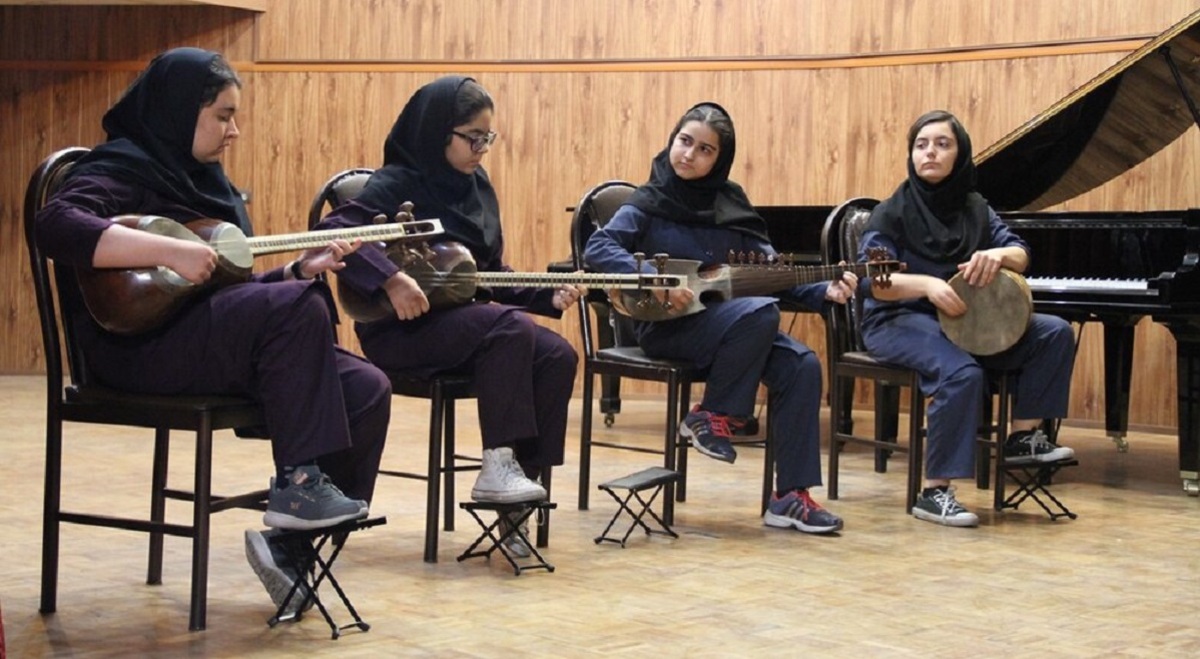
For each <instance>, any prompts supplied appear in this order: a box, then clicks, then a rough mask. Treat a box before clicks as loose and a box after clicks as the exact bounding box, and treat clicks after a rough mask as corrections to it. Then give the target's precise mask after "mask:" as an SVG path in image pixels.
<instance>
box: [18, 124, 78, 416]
mask: <svg viewBox="0 0 1200 659" xmlns="http://www.w3.org/2000/svg"><path fill="white" fill-rule="evenodd" d="M89 151H90V149H86V148H84V147H69V148H66V149H63V150H61V151H56V152H54V153H52V154H50V156H49V157H47V158H46V159H45V160H43V161H42V162H41V164H40V165H38V167H37V169H36V170H34V172H33V176H31V177H30V178H29V185H28V187H26V189H25V207H24V225H25V226H24V228H25V246H26V247H27V248H28V249H29V267H30V270H31V273H32V275H33V288H34V292H35V293H36V295H37V305H38V318H39V320H40V321H41V325H42V348H43V350H44V354H45V358H46V378H47V391H48V392H49V394H50V400H51V401H58V400H61V399H62V393H63V386H62V376H63V363H62V355H63V345H64V344H65V346H66V353H67V368H68V369H69V372H70V376H71V381H72V382H73V383H74V384H85V383H86V382H87V379H88V378H87V371H86V368H85V361H84V359H83V354H82V352H81V350H80V349H79V347H78V346H77V345H76V343H75V340H74V334H75V332H74V324H73V321H74V317H73V316H72V314H73V313H76V312H82V309H83V307H82V301H81V300H80V299H79V296H80V294H79V291H78V288H77V287H76V286H75V273H74V271H73V270H72V268H70V267H68V266H66V265H61V264H55V266H54V275H53V283H52V282H51V273H50V265H49V260H48V259H47V258H46V255H45V254H43V253H42V250H41V249H40V248H39V247H38V244H37V231H36V228H37V227H36V224H37V214H38V211H40V210H41V209H42V207H43V206H45V205H46V201H47V200H48V199H50V197H52V196H53V195H54V193H55V192H57V191H58V188H59V186H60V185H61V183H62V181H63V178H64V175H65V174H66V173H67V170H69V169H70V168H71V165H73V164H75V162H77V161H78V160H79V159H80V158H82V157H83V156H84V155H86V154H87V153H88V152H89ZM71 300H75V301H77V302H80V304H71V303H70V301H71ZM60 323H61V331H62V339H61V340H60V338H59V330H60V327H59V325H60Z"/></svg>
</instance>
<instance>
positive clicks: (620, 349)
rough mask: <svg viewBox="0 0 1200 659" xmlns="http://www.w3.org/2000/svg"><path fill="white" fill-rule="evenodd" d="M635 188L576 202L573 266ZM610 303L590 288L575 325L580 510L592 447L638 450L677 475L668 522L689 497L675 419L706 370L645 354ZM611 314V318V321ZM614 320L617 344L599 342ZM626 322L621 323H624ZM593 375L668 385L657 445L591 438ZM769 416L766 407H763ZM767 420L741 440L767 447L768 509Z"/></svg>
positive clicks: (668, 497)
mask: <svg viewBox="0 0 1200 659" xmlns="http://www.w3.org/2000/svg"><path fill="white" fill-rule="evenodd" d="M635 189H636V187H635V186H634V185H632V184H631V183H627V182H625V181H607V182H604V183H601V184H599V185H597V186H595V187H593V188H592V189H590V190H588V191H587V192H586V193H585V194H584V195H583V198H582V199H580V200H579V203H578V204H577V205H576V206H575V214H574V216H573V217H572V219H571V258H572V261H573V264H574V266H575V268H576V269H577V270H585V269H586V264H585V263H584V260H583V251H584V248H585V247H586V245H587V241H588V238H589V237H590V236H591V235H592V233H593V232H594V231H595V230H596V229H597V228H598V227H601V226H604V224H605V223H606V222H608V220H609V219H611V218H612V216H613V214H615V213H616V212H617V209H618V208H620V207H621V205H622V204H623V203H625V201H626V200H627V199H629V196H630V195H631V194H633V191H634V190H635ZM608 306H609V303H608V298H607V295H606V294H605V292H604V291H600V290H589V292H588V300H587V304H582V303H581V304H580V305H579V325H580V328H581V332H582V346H583V414H582V417H581V420H580V440H579V509H580V510H587V508H588V501H589V495H590V483H591V465H592V447H603V448H611V449H619V450H626V451H636V452H641V453H650V454H656V455H662V456H663V467H664V468H666V469H670V470H674V471H678V472H679V473H680V474H681V478H680V479H679V481H678V482H677V483H676V482H674V481H672V482H669V483H666V484H665V486H664V496H663V520H664V521H665V522H666V523H667V524H668V525H670V524H673V523H674V514H675V506H674V504H675V502H677V501H685V500H686V498H687V461H688V450H687V449H688V442H687V441H686V440H684V439H682V438H680V436H679V423H680V422H681V421H682V420H683V417H684V416H686V415H687V412H688V409H689V407H690V399H691V385H692V383H693V382H704V379H705V377H706V373H704V372H703V370H701V369H699V368H696V366H695V365H693V364H692V363H691V362H688V361H681V360H673V359H659V358H653V357H648V356H646V353H645V352H643V351H642V349H641V348H640V347H638V345H637V342H636V340H635V339H634V333H633V330H632V325H631V324H629V323H630V320H629V319H628V318H626V317H624V316H621V315H620V314H609V313H608V311H607V309H608ZM610 319H611V321H610ZM604 322H613V323H614V324H615V325H616V327H614V332H613V338H614V341H615V345H613V346H611V347H607V348H605V347H600V345H599V342H598V341H597V336H596V333H597V329H596V327H597V326H598V325H599V324H600V323H604ZM622 324H624V326H622ZM597 376H602V377H603V376H615V377H623V378H632V379H635V380H648V381H653V382H662V383H664V384H665V385H666V387H667V409H666V412H667V414H666V429H665V432H664V436H663V445H662V448H661V449H652V448H646V447H642V446H633V445H629V444H620V443H616V442H609V441H599V440H595V439H593V438H592V417H593V410H592V399H593V397H594V395H595V378H596V377H597ZM767 416H768V417H769V416H770V410H769V409H768V411H767ZM769 432H770V423H769V419H768V423H767V430H766V433H768V434H767V435H766V436H767V439H765V440H757V441H749V442H740V444H750V445H756V446H759V447H762V448H764V449H765V453H766V455H765V459H764V461H763V462H764V473H763V492H762V506H763V509H764V510H765V509H766V505H767V502H769V501H770V499H771V494H772V492H773V489H774V488H773V486H772V483H773V482H774V467H775V463H774V457H773V454H772V452H771V442H770V440H769Z"/></svg>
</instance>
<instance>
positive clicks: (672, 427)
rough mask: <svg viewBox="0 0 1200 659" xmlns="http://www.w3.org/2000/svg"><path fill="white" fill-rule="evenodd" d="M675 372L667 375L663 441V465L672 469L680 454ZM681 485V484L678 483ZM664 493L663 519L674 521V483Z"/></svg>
mask: <svg viewBox="0 0 1200 659" xmlns="http://www.w3.org/2000/svg"><path fill="white" fill-rule="evenodd" d="M677 377H678V376H677V375H676V374H675V373H671V375H670V376H668V377H667V429H666V438H665V440H664V441H663V467H665V468H666V469H671V470H674V469H675V466H676V460H677V458H679V456H680V455H682V454H680V453H679V451H678V447H677V442H678V440H677V439H676V435H678V433H679V425H678V424H679V421H678V416H677V415H678V410H679V387H680V383H679V380H678V379H677ZM680 487H682V484H681V485H680ZM664 489H665V490H666V494H665V496H664V498H663V519H664V520H666V522H667V524H668V525H670V524H674V523H675V497H676V496H677V495H676V493H675V483H667V485H666V487H665V488H664Z"/></svg>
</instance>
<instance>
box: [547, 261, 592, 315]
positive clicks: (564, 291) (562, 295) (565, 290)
mask: <svg viewBox="0 0 1200 659" xmlns="http://www.w3.org/2000/svg"><path fill="white" fill-rule="evenodd" d="M580 272H582V271H580ZM584 295H587V289H586V288H584V287H583V286H571V285H569V284H568V285H566V286H562V287H561V288H559V289H558V290H556V291H554V299H553V300H552V301H551V304H553V305H554V308H555V309H558V310H559V311H566V310H567V309H570V308H571V305H572V304H575V303H576V302H578V301H579V300H580V299H582V298H583V296H584Z"/></svg>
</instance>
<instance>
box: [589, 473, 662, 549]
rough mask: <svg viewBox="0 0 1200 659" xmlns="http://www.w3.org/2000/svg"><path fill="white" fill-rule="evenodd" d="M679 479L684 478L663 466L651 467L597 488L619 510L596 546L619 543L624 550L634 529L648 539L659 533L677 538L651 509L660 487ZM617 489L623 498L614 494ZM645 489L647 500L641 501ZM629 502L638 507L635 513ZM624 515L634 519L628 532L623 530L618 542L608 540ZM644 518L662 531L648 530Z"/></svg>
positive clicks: (598, 538)
mask: <svg viewBox="0 0 1200 659" xmlns="http://www.w3.org/2000/svg"><path fill="white" fill-rule="evenodd" d="M682 477H683V475H682V474H680V473H679V472H678V471H674V470H671V469H665V468H663V467H650V468H649V469H643V470H642V471H639V472H637V473H633V474H629V475H628V476H622V477H621V478H617V479H615V480H611V481H608V482H607V483H600V484H599V485H597V486H596V487H597V488H598V489H600V490H603V491H604V492H607V493H608V495H609V496H610V497H612V498H613V500H614V501H616V502H617V505H618V506H619V508H617V512H616V513H615V514H614V515H613V517H612V519H610V520H609V521H608V526H606V527H604V532H603V533H601V534H600V535H598V536H596V539H595V542H596V544H600V543H602V542H612V543H616V544H619V545H621V548H624V547H625V542H626V541H628V540H629V536H630V535H631V534H632V533H633V530H634V529H636V528H639V527H640V528H641V529H642V530H643V531H645V532H646V535H648V536H649V535H651V534H654V533H658V534H660V535H666V536H670V537H672V538H678V537H679V534H678V533H675V531H673V530H671V527H670V526H669V525H668V524H667V523H666V522H664V521H663V519H662V518H661V517H659V516H658V514H657V513H655V512H654V510H653V508H651V506H652V505H653V504H654V500H655V499H656V498H658V495H659V494H661V493H662V491H663V488H664V487H665V486H666V485H667V484H668V483H675V482H678V481H679V480H680V479H681V478H682ZM616 490H625V491H626V494H625V497H624V498H621V496H619V495H618V494H617V493H616ZM646 490H650V498H648V499H643V498H642V495H641V493H642V492H645V491H646ZM630 500H636V501H637V502H638V504H639V506H640V507H639V508H638V509H637V510H634V509H633V507H631V506H630V505H629V502H630ZM623 514H628V515H629V517H631V518H632V519H633V521H632V523H630V525H629V529H628V530H627V531H625V535H623V536H621V537H620V538H619V539H618V538H616V537H609V535H608V532H609V531H611V530H612V527H613V525H614V524H616V523H617V520H618V519H620V518H621V516H622V515H623ZM646 515H649V516H650V517H651V518H652V519H653V520H654V521H655V522H657V523H658V526H659V527H661V528H660V529H655V528H651V527H650V526H648V525H647V524H646V523H645V522H643V521H642V518H643V517H645V516H646Z"/></svg>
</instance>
